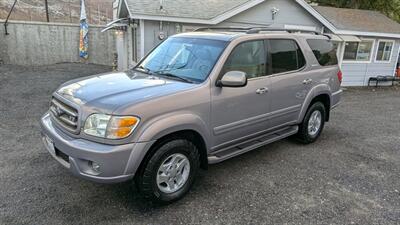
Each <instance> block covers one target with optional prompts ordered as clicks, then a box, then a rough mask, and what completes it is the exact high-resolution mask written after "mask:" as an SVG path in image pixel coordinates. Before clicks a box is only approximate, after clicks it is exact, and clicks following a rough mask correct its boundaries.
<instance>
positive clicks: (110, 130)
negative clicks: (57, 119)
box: [83, 114, 139, 139]
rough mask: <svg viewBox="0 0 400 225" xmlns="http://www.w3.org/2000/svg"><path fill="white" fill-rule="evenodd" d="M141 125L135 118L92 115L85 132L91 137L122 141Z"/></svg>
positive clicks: (86, 123) (86, 124)
mask: <svg viewBox="0 0 400 225" xmlns="http://www.w3.org/2000/svg"><path fill="white" fill-rule="evenodd" d="M138 123H139V118H137V117H134V116H109V115H104V114H93V115H90V116H89V117H88V118H87V119H86V122H85V126H84V129H83V131H84V132H85V133H86V134H88V135H91V136H95V137H101V138H108V139H122V138H126V137H128V136H129V135H130V134H131V133H132V132H133V130H134V129H135V128H136V126H137V125H138Z"/></svg>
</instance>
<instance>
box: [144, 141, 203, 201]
mask: <svg viewBox="0 0 400 225" xmlns="http://www.w3.org/2000/svg"><path fill="white" fill-rule="evenodd" d="M199 168H200V155H199V151H198V149H197V148H196V146H195V145H194V144H193V143H191V142H190V141H188V140H184V139H182V140H171V141H169V142H166V143H164V144H162V145H161V146H158V147H157V148H156V149H155V153H154V154H153V155H152V156H151V157H150V158H149V159H148V161H147V162H146V163H145V165H144V167H143V170H141V172H140V174H138V176H137V179H136V184H137V186H138V188H139V191H140V192H141V193H142V194H143V195H144V197H145V198H147V199H151V200H153V201H155V202H158V203H170V202H173V201H176V200H178V199H180V198H182V197H183V196H184V195H185V194H186V193H187V192H188V191H189V190H190V188H191V186H192V184H193V182H194V179H195V177H196V174H197V172H198V170H199Z"/></svg>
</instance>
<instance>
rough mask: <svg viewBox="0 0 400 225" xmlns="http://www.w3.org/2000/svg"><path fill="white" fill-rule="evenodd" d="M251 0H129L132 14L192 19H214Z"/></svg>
mask: <svg viewBox="0 0 400 225" xmlns="http://www.w3.org/2000/svg"><path fill="white" fill-rule="evenodd" d="M250 1H251V0H164V3H163V10H160V1H158V0H127V1H126V2H127V5H128V8H129V10H130V12H131V14H142V15H151V16H161V15H162V16H171V17H180V18H192V19H205V20H209V19H213V18H215V17H217V16H219V15H221V14H223V13H225V12H228V11H230V10H232V9H234V8H236V7H239V6H241V5H243V4H245V3H247V2H250Z"/></svg>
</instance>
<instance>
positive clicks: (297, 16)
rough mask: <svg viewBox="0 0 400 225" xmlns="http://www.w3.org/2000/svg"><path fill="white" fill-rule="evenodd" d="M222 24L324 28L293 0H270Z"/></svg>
mask: <svg viewBox="0 0 400 225" xmlns="http://www.w3.org/2000/svg"><path fill="white" fill-rule="evenodd" d="M273 8H277V9H279V12H278V13H277V14H276V15H275V18H274V20H273V19H272V11H271V10H272V9H273ZM220 25H221V26H235V25H236V26H240V25H242V26H243V25H250V26H251V25H253V26H256V25H258V26H260V25H271V26H273V27H283V26H284V25H299V26H311V27H315V28H316V29H317V30H319V31H320V30H322V29H323V25H322V24H321V23H320V22H319V21H318V20H317V19H315V18H314V17H313V16H312V15H311V14H309V13H308V12H307V11H306V10H305V9H304V8H302V7H301V6H300V5H299V4H298V3H296V2H295V1H292V0H269V1H266V2H264V3H261V4H260V5H258V6H256V7H254V8H251V9H249V10H247V11H245V12H242V13H239V14H238V15H236V16H233V17H232V18H230V19H228V20H226V21H224V22H222V23H221V24H220Z"/></svg>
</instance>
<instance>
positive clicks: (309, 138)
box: [302, 102, 326, 143]
mask: <svg viewBox="0 0 400 225" xmlns="http://www.w3.org/2000/svg"><path fill="white" fill-rule="evenodd" d="M317 110H318V111H319V112H320V113H321V125H320V128H319V130H318V133H317V135H315V136H311V135H310V134H309V132H308V124H309V121H310V118H311V115H312V114H313V113H314V112H315V111H317ZM325 120H326V110H325V106H324V105H323V104H322V103H321V102H316V103H314V104H313V105H312V106H311V107H310V108H309V109H308V111H307V113H306V116H305V118H304V121H303V124H302V133H303V134H304V135H305V138H306V141H307V142H308V143H312V142H315V141H316V140H317V139H318V138H319V136H320V135H321V133H322V131H323V129H324V126H325Z"/></svg>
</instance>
